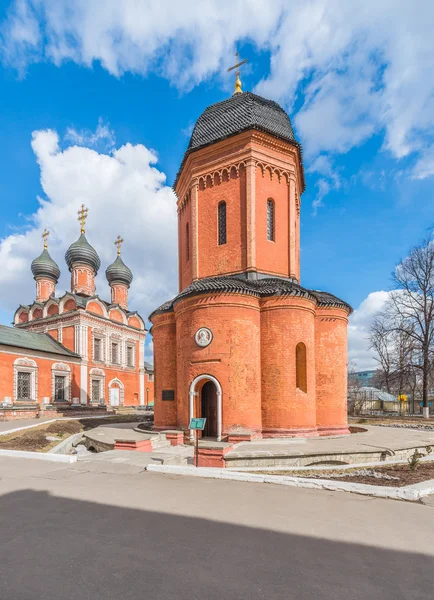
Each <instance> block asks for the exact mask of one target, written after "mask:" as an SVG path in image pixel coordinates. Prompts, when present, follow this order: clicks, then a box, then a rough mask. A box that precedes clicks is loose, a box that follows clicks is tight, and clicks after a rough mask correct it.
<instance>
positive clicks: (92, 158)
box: [0, 130, 177, 318]
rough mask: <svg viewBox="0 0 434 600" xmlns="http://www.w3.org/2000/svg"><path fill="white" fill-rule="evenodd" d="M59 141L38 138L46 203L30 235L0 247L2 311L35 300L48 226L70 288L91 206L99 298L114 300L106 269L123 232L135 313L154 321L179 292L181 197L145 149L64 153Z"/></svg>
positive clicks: (46, 134)
mask: <svg viewBox="0 0 434 600" xmlns="http://www.w3.org/2000/svg"><path fill="white" fill-rule="evenodd" d="M97 131H98V130H97ZM94 135H97V133H95V134H94ZM64 141H65V140H62V143H64ZM60 142H61V140H60V139H59V135H58V134H57V133H56V132H55V131H51V130H45V131H35V132H33V136H32V148H33V151H34V153H35V156H36V159H37V161H38V164H39V167H40V170H41V185H42V189H43V191H44V194H45V197H44V198H40V199H39V203H40V206H39V208H38V210H37V212H36V213H35V214H33V215H32V216H31V218H30V221H29V222H26V223H24V224H23V225H27V229H26V230H25V231H24V232H21V233H13V234H11V235H10V236H8V237H6V238H5V239H3V240H2V241H1V244H0V263H1V265H2V269H1V270H0V305H1V306H2V308H3V309H6V310H8V311H10V312H13V311H14V310H15V308H16V307H17V306H18V304H19V303H30V302H32V301H33V300H34V297H35V284H34V281H33V279H32V274H31V271H30V263H31V261H32V260H33V258H35V257H36V256H38V255H39V253H40V252H41V251H42V240H41V237H40V236H41V233H42V230H43V228H44V227H47V228H48V229H49V230H50V231H51V236H50V239H49V251H50V254H51V255H52V257H53V258H54V259H55V260H56V262H57V263H58V265H59V267H60V269H61V273H62V274H61V279H60V282H59V286H58V289H59V290H61V289H69V272H68V269H67V267H66V264H65V261H64V253H65V251H66V249H67V248H68V246H69V245H70V244H71V243H72V242H74V241H75V240H76V239H77V238H78V236H79V224H78V222H77V210H78V209H79V208H80V205H81V204H82V203H84V204H85V205H86V206H87V207H88V208H89V218H88V223H87V227H86V230H87V237H88V240H89V242H90V243H91V244H92V245H93V246H94V247H95V248H96V250H97V252H98V253H99V256H100V258H101V262H102V267H101V270H100V273H99V275H98V277H97V293H98V294H99V295H100V296H101V297H102V298H103V299H108V300H109V299H110V295H109V287H108V284H107V281H106V279H105V275H104V271H105V268H106V267H107V266H108V264H110V263H111V262H112V261H113V260H114V259H115V257H116V249H115V246H114V244H113V242H114V240H115V238H116V236H117V235H118V234H121V235H122V237H123V238H124V239H125V243H124V245H123V252H122V256H123V258H124V260H125V262H126V264H127V265H128V266H129V267H130V268H131V269H132V271H133V274H134V281H133V284H132V287H131V290H130V307H131V308H132V309H136V310H139V312H141V314H142V316H144V317H145V318H147V316H148V314H149V312H150V311H151V310H153V309H154V308H156V307H157V306H158V305H159V304H160V303H161V302H163V301H165V300H167V299H169V298H170V297H171V296H172V295H174V294H176V292H177V289H176V287H177V283H176V282H177V275H176V269H177V265H176V246H177V244H176V236H177V231H176V199H175V196H174V193H173V191H172V189H171V188H170V187H168V186H167V185H166V181H165V179H166V178H165V175H164V174H163V173H162V172H161V171H159V170H158V169H157V168H156V167H155V164H156V162H157V157H156V155H155V154H154V153H153V152H152V151H150V150H148V149H147V148H146V147H145V146H143V145H140V144H138V145H136V146H133V145H131V144H125V145H124V146H122V147H120V148H117V149H115V150H114V151H113V152H112V153H110V154H106V153H102V152H101V153H100V152H97V151H96V150H94V149H91V148H87V147H79V146H77V145H72V146H71V145H70V146H67V147H66V148H65V149H64V150H61V148H60Z"/></svg>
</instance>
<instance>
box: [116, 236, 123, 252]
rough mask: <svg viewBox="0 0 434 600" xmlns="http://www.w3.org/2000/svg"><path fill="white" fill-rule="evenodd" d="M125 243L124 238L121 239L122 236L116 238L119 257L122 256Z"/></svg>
mask: <svg viewBox="0 0 434 600" xmlns="http://www.w3.org/2000/svg"><path fill="white" fill-rule="evenodd" d="M123 241H124V240H123V238H121V236H120V235H118V237H117V238H116V241H115V246H117V248H118V256H120V255H121V246H122V243H123Z"/></svg>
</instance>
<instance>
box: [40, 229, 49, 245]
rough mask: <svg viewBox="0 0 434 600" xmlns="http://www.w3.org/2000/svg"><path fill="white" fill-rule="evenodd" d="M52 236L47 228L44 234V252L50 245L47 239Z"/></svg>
mask: <svg viewBox="0 0 434 600" xmlns="http://www.w3.org/2000/svg"><path fill="white" fill-rule="evenodd" d="M49 235H50V232H49V231H48V229H47V228H46V227H45V229H44V231H43V233H42V236H41V237H42V239H43V240H44V250H46V249H47V248H48V243H47V238H48V236H49Z"/></svg>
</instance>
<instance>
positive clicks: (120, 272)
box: [105, 256, 133, 287]
mask: <svg viewBox="0 0 434 600" xmlns="http://www.w3.org/2000/svg"><path fill="white" fill-rule="evenodd" d="M105 276H106V277H107V281H108V282H109V284H112V283H123V284H125V285H127V286H128V287H129V286H130V285H131V282H132V280H133V274H132V272H131V269H129V268H128V267H127V265H126V264H125V263H124V261H123V260H122V258H121V257H120V256H117V257H116V260H115V261H114V263H112V264H111V265H109V266H108V267H107V269H106V272H105Z"/></svg>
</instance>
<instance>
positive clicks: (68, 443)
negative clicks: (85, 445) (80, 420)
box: [47, 431, 84, 456]
mask: <svg viewBox="0 0 434 600" xmlns="http://www.w3.org/2000/svg"><path fill="white" fill-rule="evenodd" d="M82 437H84V436H83V432H82V431H80V432H79V433H73V434H72V435H70V436H69V437H67V438H66V439H65V440H62V441H61V442H60V444H57V446H54V448H51V450H48V452H47V454H63V455H64V456H66V454H65V452H64V451H65V450H66V451H68V450H71V448H73V447H74V444H75V442H76V441H79V440H80V439H81V438H82Z"/></svg>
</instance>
